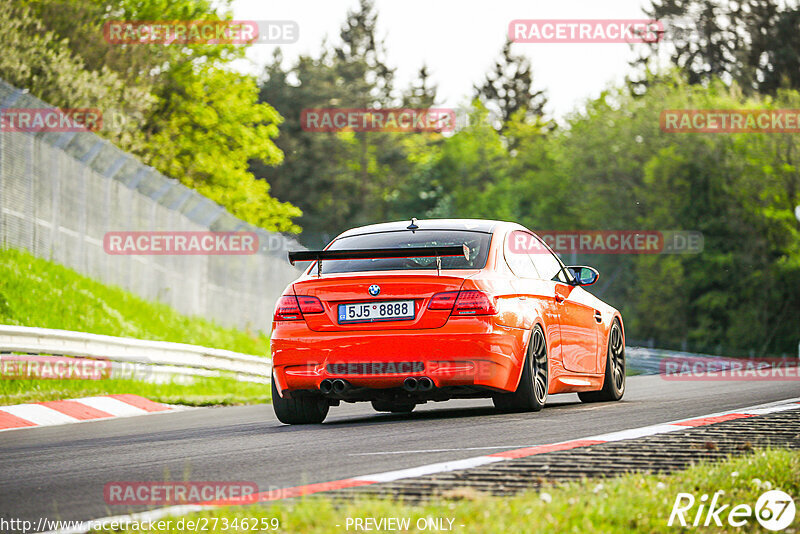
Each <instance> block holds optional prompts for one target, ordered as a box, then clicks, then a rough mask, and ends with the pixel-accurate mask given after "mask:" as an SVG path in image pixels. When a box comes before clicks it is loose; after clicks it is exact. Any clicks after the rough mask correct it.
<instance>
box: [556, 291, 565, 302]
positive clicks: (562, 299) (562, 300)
mask: <svg viewBox="0 0 800 534" xmlns="http://www.w3.org/2000/svg"><path fill="white" fill-rule="evenodd" d="M564 300H566V297H565V296H564V295H559V294H558V293H556V302H564Z"/></svg>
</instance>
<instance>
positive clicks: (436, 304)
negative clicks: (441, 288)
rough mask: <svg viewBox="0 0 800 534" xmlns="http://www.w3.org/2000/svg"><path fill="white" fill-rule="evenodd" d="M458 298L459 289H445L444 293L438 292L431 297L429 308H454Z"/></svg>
mask: <svg viewBox="0 0 800 534" xmlns="http://www.w3.org/2000/svg"><path fill="white" fill-rule="evenodd" d="M457 298H458V291H445V292H444V293H436V294H435V295H434V296H432V297H431V301H430V302H429V303H428V309H429V310H452V309H453V304H455V302H456V299H457Z"/></svg>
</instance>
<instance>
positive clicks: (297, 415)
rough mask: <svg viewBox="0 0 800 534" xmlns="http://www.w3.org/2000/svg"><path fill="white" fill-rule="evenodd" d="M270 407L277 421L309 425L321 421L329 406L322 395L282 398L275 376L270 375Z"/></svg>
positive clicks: (325, 415)
mask: <svg viewBox="0 0 800 534" xmlns="http://www.w3.org/2000/svg"><path fill="white" fill-rule="evenodd" d="M271 382H272V408H273V409H274V410H275V416H276V417H277V418H278V421H280V422H281V423H285V424H287V425H309V424H315V423H321V422H323V421H324V420H325V417H327V415H328V409H329V408H330V406H329V405H328V402H327V401H326V400H325V399H323V398H322V397H298V398H296V399H284V398H282V397H281V396H280V395H279V394H278V388H277V387H276V386H275V377H274V376H273V377H272V380H271Z"/></svg>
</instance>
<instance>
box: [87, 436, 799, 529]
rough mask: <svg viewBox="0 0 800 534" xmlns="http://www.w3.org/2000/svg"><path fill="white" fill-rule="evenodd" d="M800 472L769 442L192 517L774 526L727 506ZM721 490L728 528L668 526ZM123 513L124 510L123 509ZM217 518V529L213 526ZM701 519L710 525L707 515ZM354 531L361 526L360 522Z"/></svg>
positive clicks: (332, 525)
mask: <svg viewBox="0 0 800 534" xmlns="http://www.w3.org/2000/svg"><path fill="white" fill-rule="evenodd" d="M798 473H800V451H787V450H763V451H756V452H754V453H751V454H749V455H747V456H741V457H736V458H730V459H728V460H726V461H724V462H721V463H716V464H698V465H696V466H693V467H691V468H689V469H688V470H686V471H681V472H678V473H675V474H673V475H643V474H631V475H626V476H623V477H620V478H615V479H608V480H603V481H598V480H585V481H582V482H578V483H571V484H565V485H560V486H555V487H546V488H544V489H542V490H541V492H533V491H532V492H527V493H524V494H520V495H518V496H515V497H505V498H497V497H489V496H485V495H481V494H479V493H476V492H475V491H473V490H466V489H464V490H458V489H455V490H453V491H452V492H451V494H452V495H453V496H459V497H460V500H438V501H435V502H431V503H429V504H425V505H421V506H408V505H404V504H402V503H398V502H394V501H391V500H361V501H357V502H352V503H348V504H339V505H335V504H334V503H333V502H331V501H330V500H328V499H326V498H323V497H309V498H305V499H303V500H299V501H296V502H294V503H290V502H284V503H274V504H272V505H257V506H246V507H228V508H220V509H211V510H209V511H207V512H203V513H199V514H191V515H188V516H185V518H186V519H191V520H195V521H196V520H198V519H202V518H205V519H203V521H206V520H207V523H206V524H207V526H208V531H209V532H223V531H226V532H231V531H235V530H236V529H230V530H223V529H222V527H221V525H222V523H221V521H222V520H223V519H227V521H228V525H229V526H230V525H231V524H232V522H233V520H234V519H237V518H238V519H239V521H241V519H242V518H249V519H250V525H249V526H250V528H251V529H252V524H253V521H254V520H255V519H256V518H259V519H260V518H277V519H278V520H279V522H280V528H279V529H278V530H277V532H290V533H295V532H297V533H300V532H302V533H304V534H327V533H342V532H348V530H346V528H345V527H346V525H347V523H346V521H347V518H357V517H358V518H366V517H371V518H375V519H380V518H390V517H393V518H410V520H411V525H412V528H411V529H409V530H408V531H409V532H420V530H417V529H416V528H415V527H413V525H415V524H416V521H417V520H418V519H420V518H427V517H430V518H445V520H447V519H453V520H454V521H453V532H457V533H488V532H491V533H504V532H509V533H519V532H574V533H586V532H589V533H594V532H597V533H601V532H602V533H605V532H619V533H629V532H689V531H691V532H739V533H741V532H759V531H763V532H766V531H764V530H763V529H761V527H760V526H759V525H758V523H757V522H756V520H755V518H750V520H749V523H748V524H747V525H745V526H744V527H741V528H736V527H732V526H730V525H728V524H727V521H726V519H727V513H728V512H729V511H730V510H731V507H732V506H734V505H737V504H748V505H750V507H751V508H754V507H755V503H756V501H757V499H758V497H759V495H761V494H762V493H763V492H764V491H766V483H767V482H769V484H770V486H771V488H772V489H781V490H783V491H785V492H787V493H788V494H789V495H791V496H793V497H794V498H795V501H797V496H798V494H800V477H798V476H797V474H798ZM759 483H760V484H761V486H759ZM718 490H724V491H725V493H724V494H723V495H722V497H721V498H720V500H719V502H718V505H724V504H729V503H730V504H731V506H729V507H728V508H727V509H726V511H725V512H724V513H723V514H722V516H721V520H722V522H723V525H724V527H723V528H719V527H716V526H715V527H714V528H710V527H705V528H704V527H702V526H700V527H699V528H693V527H689V528H688V529H682V528H681V527H680V526H675V524H673V526H672V527H668V526H667V521H668V519H669V515H670V512H671V510H672V506H673V503H674V502H675V499H676V497H677V495H678V493H680V492H685V493H692V494H694V496H695V498H696V499H697V500H698V504H699V499H700V497H701V495H702V494H704V493H705V494H708V495H712V494H713V493H714V492H716V491H718ZM545 494H546V496H545ZM545 499H546V500H545ZM706 508H707V507H706ZM704 510H705V509H704ZM696 511H697V504H696V505H695V506H694V508H692V510H691V512H690V513H689V514H687V518H689V521H688V522H689V523H691V521H693V520H694V514H695V513H696ZM115 513H122V510H118V511H115ZM215 520H216V521H217V523H216V524H217V525H218V528H216V529H214V528H212V527H213V525H214V521H215ZM172 521H173V522H172V524H171V525H170V526H171V528H169V529H166V530H158V532H182V531H181V530H180V529H178V528H177V525H176V524H175V521H176V518H172ZM700 523H701V525H702V520H701V521H700ZM337 525H339V526H337ZM445 525H447V521H445ZM461 525H463V526H461ZM798 526H800V510H798V515H797V517H796V519H795V522H794V523H793V524H792V526H790V527H789V528H788V529H787V530H784V531H783V532H785V533H787V534H791V533H793V532H797V530H798ZM239 527H240V528H239V530H247V529H244V528H241V525H239ZM186 528H187V527H185V525H184V529H186ZM98 532H109V531H108V530H102V531H98ZM121 532H147V530H135V529H132V530H127V531H126V530H123V531H121ZM151 532H155V530H154V531H151ZM262 532H264V531H262ZM267 532H268V531H267ZM349 532H355V530H354V529H353V527H352V526H351V527H350V530H349Z"/></svg>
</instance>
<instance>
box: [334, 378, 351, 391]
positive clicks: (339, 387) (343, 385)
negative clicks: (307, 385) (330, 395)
mask: <svg viewBox="0 0 800 534" xmlns="http://www.w3.org/2000/svg"><path fill="white" fill-rule="evenodd" d="M348 389H350V384H348V383H347V382H345V381H344V380H342V379H341V378H337V379H336V380H334V381H333V392H334V393H339V394H342V393H344V392H345V391H347V390H348Z"/></svg>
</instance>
